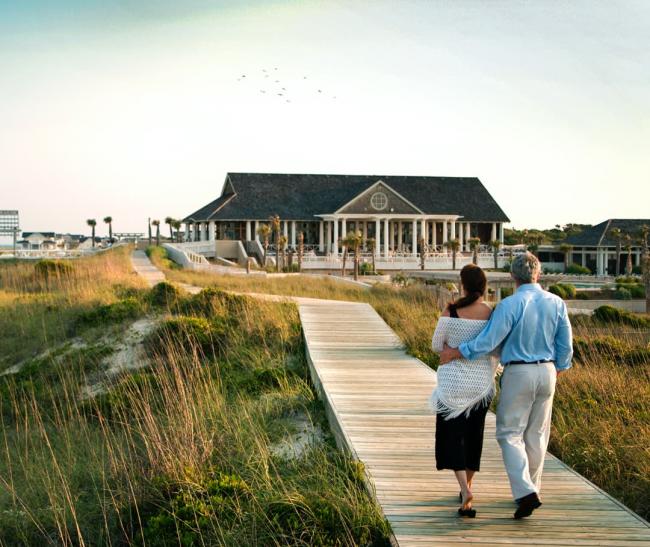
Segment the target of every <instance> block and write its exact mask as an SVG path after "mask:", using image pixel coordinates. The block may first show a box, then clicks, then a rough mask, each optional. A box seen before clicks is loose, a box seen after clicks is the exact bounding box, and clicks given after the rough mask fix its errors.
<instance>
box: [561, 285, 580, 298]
mask: <svg viewBox="0 0 650 547" xmlns="http://www.w3.org/2000/svg"><path fill="white" fill-rule="evenodd" d="M558 285H561V286H562V288H563V289H564V293H565V294H566V297H565V298H566V299H568V300H573V299H574V298H575V297H576V293H577V291H576V287H575V285H572V284H571V283H558Z"/></svg>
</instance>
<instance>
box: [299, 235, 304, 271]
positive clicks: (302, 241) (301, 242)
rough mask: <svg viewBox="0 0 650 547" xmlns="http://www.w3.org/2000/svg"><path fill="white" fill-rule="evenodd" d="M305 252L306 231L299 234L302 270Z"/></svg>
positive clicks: (300, 265)
mask: <svg viewBox="0 0 650 547" xmlns="http://www.w3.org/2000/svg"><path fill="white" fill-rule="evenodd" d="M304 254H305V233H304V232H300V233H299V234H298V271H299V272H301V271H302V257H303V256H304Z"/></svg>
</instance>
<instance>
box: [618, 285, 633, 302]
mask: <svg viewBox="0 0 650 547" xmlns="http://www.w3.org/2000/svg"><path fill="white" fill-rule="evenodd" d="M614 298H616V300H631V299H632V293H631V292H630V290H629V289H626V288H625V287H619V288H618V289H616V290H615V291H614Z"/></svg>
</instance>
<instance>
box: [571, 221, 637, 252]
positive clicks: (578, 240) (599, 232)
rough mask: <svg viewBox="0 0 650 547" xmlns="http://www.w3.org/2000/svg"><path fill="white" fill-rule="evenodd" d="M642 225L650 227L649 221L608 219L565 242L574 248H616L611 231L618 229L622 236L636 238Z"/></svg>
mask: <svg viewBox="0 0 650 547" xmlns="http://www.w3.org/2000/svg"><path fill="white" fill-rule="evenodd" d="M643 225H647V226H650V219H631V218H610V219H609V220H606V221H604V222H601V223H600V224H596V225H595V226H592V227H590V228H586V229H585V230H583V231H582V232H580V233H579V234H576V235H574V236H571V237H568V238H567V240H566V242H567V243H568V244H569V245H573V246H574V247H576V246H577V247H596V246H605V247H616V240H615V239H614V238H613V237H612V236H611V231H612V230H613V229H614V228H618V229H619V230H621V232H623V233H624V234H630V235H631V236H632V237H636V236H637V235H638V234H639V232H640V231H641V227H642V226H643Z"/></svg>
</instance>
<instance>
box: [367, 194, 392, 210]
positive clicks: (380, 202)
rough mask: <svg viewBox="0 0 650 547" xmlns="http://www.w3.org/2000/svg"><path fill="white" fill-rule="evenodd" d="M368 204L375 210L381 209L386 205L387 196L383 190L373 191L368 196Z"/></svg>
mask: <svg viewBox="0 0 650 547" xmlns="http://www.w3.org/2000/svg"><path fill="white" fill-rule="evenodd" d="M370 205H372V208H373V209H374V210H375V211H383V210H384V209H386V206H387V205H388V198H387V197H386V194H384V193H383V192H375V193H374V194H373V195H372V196H371V197H370Z"/></svg>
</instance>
